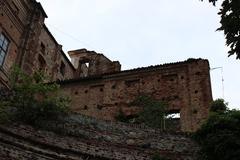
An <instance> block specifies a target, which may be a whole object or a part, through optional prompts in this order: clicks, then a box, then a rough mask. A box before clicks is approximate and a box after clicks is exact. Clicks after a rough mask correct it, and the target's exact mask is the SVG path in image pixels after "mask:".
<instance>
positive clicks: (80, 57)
mask: <svg viewBox="0 0 240 160" xmlns="http://www.w3.org/2000/svg"><path fill="white" fill-rule="evenodd" d="M68 54H69V55H70V57H71V60H72V63H73V65H74V67H75V68H76V69H77V76H76V77H87V76H93V75H101V74H104V73H113V72H119V71H120V70H121V65H120V63H119V62H118V61H111V60H109V59H108V58H107V57H105V56H104V55H103V54H99V53H96V52H94V51H88V50H86V49H80V50H74V51H69V52H68Z"/></svg>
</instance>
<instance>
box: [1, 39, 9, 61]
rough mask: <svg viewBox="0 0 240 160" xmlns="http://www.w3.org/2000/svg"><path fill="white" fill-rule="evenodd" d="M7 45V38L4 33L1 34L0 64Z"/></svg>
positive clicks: (4, 55)
mask: <svg viewBox="0 0 240 160" xmlns="http://www.w3.org/2000/svg"><path fill="white" fill-rule="evenodd" d="M8 47H9V40H8V39H7V37H6V36H5V35H3V34H1V35H0V66H2V65H3V62H4V59H5V57H6V54H7V50H8Z"/></svg>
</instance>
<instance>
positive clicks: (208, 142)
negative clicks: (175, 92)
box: [195, 99, 240, 160]
mask: <svg viewBox="0 0 240 160" xmlns="http://www.w3.org/2000/svg"><path fill="white" fill-rule="evenodd" d="M195 139H196V140H197V142H198V143H199V144H200V145H201V148H202V154H201V155H202V159H203V160H216V159H221V160H237V159H239V157H240V111H239V110H228V109H227V103H225V102H224V100H222V99H218V100H216V101H214V102H213V103H212V105H211V113H210V116H209V118H208V120H207V121H206V123H205V124H203V126H202V127H201V129H200V130H198V131H197V132H196V134H195Z"/></svg>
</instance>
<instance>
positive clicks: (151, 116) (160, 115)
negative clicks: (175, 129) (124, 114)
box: [133, 95, 167, 129]
mask: <svg viewBox="0 0 240 160" xmlns="http://www.w3.org/2000/svg"><path fill="white" fill-rule="evenodd" d="M133 104H135V105H137V106H140V107H142V111H141V112H140V113H139V117H138V119H137V121H138V122H139V123H144V124H146V125H148V126H150V127H153V128H160V129H165V124H164V123H165V115H166V108H167V105H166V104H165V103H163V102H161V101H157V100H155V99H153V98H152V97H149V96H146V95H142V96H139V97H137V98H136V100H135V101H134V102H133Z"/></svg>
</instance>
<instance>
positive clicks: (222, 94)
mask: <svg viewBox="0 0 240 160" xmlns="http://www.w3.org/2000/svg"><path fill="white" fill-rule="evenodd" d="M216 69H221V76H222V98H223V99H224V78H223V67H214V68H211V69H210V71H213V70H216Z"/></svg>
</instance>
